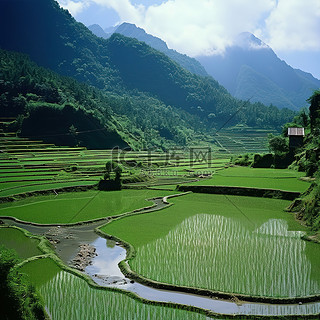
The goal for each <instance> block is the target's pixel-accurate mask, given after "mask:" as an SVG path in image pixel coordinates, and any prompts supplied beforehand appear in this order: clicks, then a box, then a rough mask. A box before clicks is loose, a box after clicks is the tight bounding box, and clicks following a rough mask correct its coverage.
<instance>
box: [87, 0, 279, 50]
mask: <svg viewBox="0 0 320 320" xmlns="http://www.w3.org/2000/svg"><path fill="white" fill-rule="evenodd" d="M92 1H94V2H96V3H99V4H101V5H105V6H107V7H109V8H113V9H114V10H116V11H117V12H118V14H119V16H120V20H121V22H130V23H135V24H136V25H138V26H139V27H142V28H144V29H145V30H146V31H147V32H149V33H151V34H153V35H155V36H158V37H160V38H162V39H164V40H165V41H166V42H167V43H168V45H169V47H171V48H174V49H176V50H178V51H180V52H183V53H186V54H189V55H191V56H195V55H199V54H203V53H207V54H208V53H212V52H221V51H223V49H224V48H225V46H227V45H229V44H230V43H231V42H232V39H233V37H234V36H235V35H237V34H238V33H239V32H242V31H247V30H249V31H254V30H255V29H256V26H257V24H258V23H259V21H260V20H261V18H262V17H263V15H264V14H265V13H266V12H268V11H270V10H271V9H272V8H273V7H274V5H275V3H276V0H228V1H226V0H198V1H196V2H195V1H194V0H168V1H165V2H163V3H162V4H160V5H150V6H148V7H144V6H141V5H140V6H135V5H133V4H132V3H131V2H130V1H129V0H92Z"/></svg>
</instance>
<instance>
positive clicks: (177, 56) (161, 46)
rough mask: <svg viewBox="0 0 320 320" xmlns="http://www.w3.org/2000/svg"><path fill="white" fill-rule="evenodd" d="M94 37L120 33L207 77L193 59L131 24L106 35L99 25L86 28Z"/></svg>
mask: <svg viewBox="0 0 320 320" xmlns="http://www.w3.org/2000/svg"><path fill="white" fill-rule="evenodd" d="M88 28H89V29H90V30H91V31H92V32H93V33H94V34H95V35H96V36H98V37H102V38H105V39H108V38H109V37H110V36H111V34H112V33H120V34H122V35H124V36H126V37H129V38H135V39H137V40H139V41H143V42H145V43H146V44H148V45H149V46H150V47H152V48H154V49H156V50H158V51H161V52H162V53H164V54H165V55H167V56H168V57H170V58H171V59H172V60H173V61H175V62H177V63H178V64H179V65H180V66H182V67H183V68H185V69H187V70H189V71H190V72H192V73H195V74H198V75H200V76H208V73H207V72H206V70H205V69H204V67H203V66H202V65H201V64H200V62H199V61H197V60H196V59H194V58H190V57H188V56H187V55H185V54H181V53H179V52H177V51H175V50H172V49H169V48H168V46H167V44H166V43H165V42H164V41H163V40H161V39H160V38H158V37H154V36H152V35H151V34H148V33H146V32H145V31H144V30H143V29H142V28H139V27H137V26H136V25H134V24H132V23H126V22H125V23H122V24H121V25H120V26H118V27H116V28H114V31H113V32H112V33H106V32H104V30H103V29H102V28H101V27H100V26H99V25H96V24H95V25H91V26H89V27H88Z"/></svg>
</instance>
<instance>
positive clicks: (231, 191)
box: [177, 185, 300, 200]
mask: <svg viewBox="0 0 320 320" xmlns="http://www.w3.org/2000/svg"><path fill="white" fill-rule="evenodd" d="M177 189H178V190H179V191H183V192H187V191H192V192H194V193H209V194H226V195H234V196H248V197H261V198H276V199H283V200H294V199H296V198H298V197H300V192H293V191H283V190H274V189H261V188H248V187H227V186H186V185H183V186H178V188H177Z"/></svg>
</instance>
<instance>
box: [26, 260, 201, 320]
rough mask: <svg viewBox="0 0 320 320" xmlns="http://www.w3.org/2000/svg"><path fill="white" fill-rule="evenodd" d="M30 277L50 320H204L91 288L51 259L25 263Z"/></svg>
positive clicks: (188, 313) (196, 315)
mask: <svg viewBox="0 0 320 320" xmlns="http://www.w3.org/2000/svg"><path fill="white" fill-rule="evenodd" d="M21 271H22V272H25V273H27V274H29V276H30V279H31V281H32V282H33V283H34V284H35V285H36V287H37V289H38V290H39V291H40V293H41V295H42V296H43V298H44V301H45V304H46V308H47V310H48V311H49V314H50V316H51V318H52V320H82V319H90V320H91V319H92V320H109V319H110V320H114V319H117V320H127V319H142V320H144V319H145V320H147V319H148V320H149V319H154V320H158V319H172V320H175V319H182V320H184V319H186V320H188V319H192V320H200V319H203V320H204V319H206V317H205V316H204V315H200V314H197V313H191V312H188V311H184V310H179V309H174V308H168V307H161V306H155V305H148V304H143V303H141V302H139V301H137V300H135V299H132V298H130V297H128V296H127V295H125V294H121V293H118V292H112V291H108V290H103V289H100V290H99V289H94V288H92V287H90V286H89V285H88V284H87V283H86V282H85V281H84V280H83V279H81V278H79V277H77V276H75V275H73V274H71V273H68V272H65V271H61V270H60V269H59V268H58V267H57V266H56V265H55V264H54V263H53V262H52V261H51V260H50V259H41V260H38V261H32V262H29V263H27V264H26V265H25V266H23V267H22V268H21Z"/></svg>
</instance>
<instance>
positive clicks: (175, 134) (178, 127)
mask: <svg viewBox="0 0 320 320" xmlns="http://www.w3.org/2000/svg"><path fill="white" fill-rule="evenodd" d="M0 68H1V70H2V72H1V74H0V116H2V117H8V116H11V117H18V120H17V122H16V124H15V125H16V126H17V129H18V130H21V134H22V135H26V136H30V137H35V138H39V137H42V138H44V139H45V140H46V141H51V142H54V143H57V144H63V143H64V144H68V145H76V144H80V145H85V146H88V147H90V148H111V147H113V146H119V147H124V146H127V145H130V146H132V147H134V148H143V147H147V146H148V145H151V144H152V146H154V147H159V148H160V147H166V146H169V145H170V143H178V144H186V143H187V142H188V139H193V136H194V135H195V132H197V130H198V131H199V130H200V129H201V121H200V120H199V119H198V118H197V117H196V116H194V115H190V114H187V113H186V112H184V111H182V110H179V109H176V108H172V107H170V106H166V105H164V104H163V103H162V102H160V101H159V100H157V99H155V98H152V97H150V96H148V95H146V94H141V93H137V94H136V95H134V94H131V95H122V96H120V95H118V94H116V93H113V94H111V93H108V94H107V93H105V92H103V91H101V90H99V89H96V88H94V87H92V86H89V85H86V84H83V83H79V82H77V81H76V80H74V79H72V78H68V77H63V76H60V75H58V74H56V73H54V72H52V71H50V70H47V69H44V68H42V67H39V66H37V65H36V64H35V63H33V62H31V61H30V59H29V58H28V57H27V56H26V55H23V54H19V53H13V52H8V51H4V50H0ZM192 128H194V129H192ZM170 141H171V142H170Z"/></svg>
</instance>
